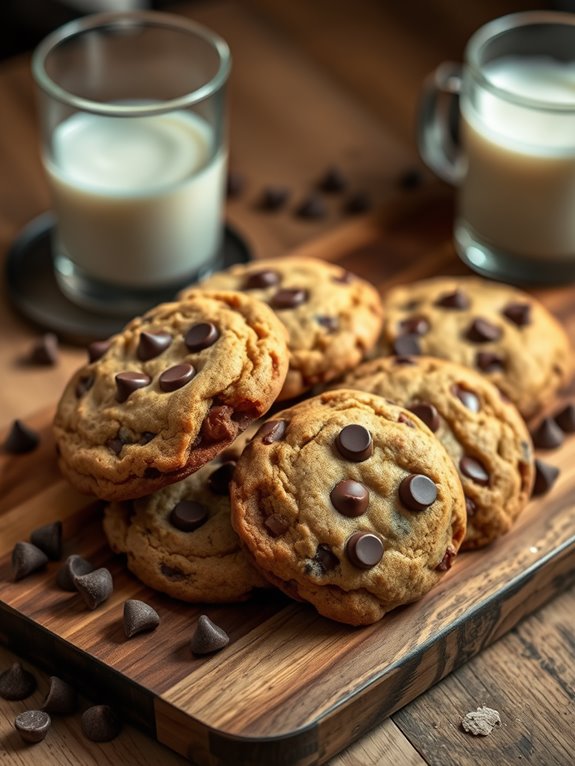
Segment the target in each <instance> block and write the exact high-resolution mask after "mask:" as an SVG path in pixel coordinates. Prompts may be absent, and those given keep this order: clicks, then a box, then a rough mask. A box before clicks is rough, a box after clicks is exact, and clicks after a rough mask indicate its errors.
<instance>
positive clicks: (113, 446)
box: [106, 434, 127, 455]
mask: <svg viewBox="0 0 575 766" xmlns="http://www.w3.org/2000/svg"><path fill="white" fill-rule="evenodd" d="M125 444H127V442H125V441H124V439H122V437H121V436H120V435H119V434H118V436H116V437H114V438H113V439H108V441H107V442H106V447H108V449H110V450H112V452H113V453H114V454H115V455H119V454H120V453H121V452H122V450H123V448H124V445H125Z"/></svg>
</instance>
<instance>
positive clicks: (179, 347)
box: [54, 291, 287, 500]
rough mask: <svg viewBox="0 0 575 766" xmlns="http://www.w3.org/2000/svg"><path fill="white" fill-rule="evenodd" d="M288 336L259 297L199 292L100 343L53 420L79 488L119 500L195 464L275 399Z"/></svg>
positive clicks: (65, 466)
mask: <svg viewBox="0 0 575 766" xmlns="http://www.w3.org/2000/svg"><path fill="white" fill-rule="evenodd" d="M285 336H286V331H285V328H284V327H283V325H282V324H281V322H279V320H278V319H277V317H276V316H275V314H274V313H273V311H271V309H269V308H268V307H267V306H266V305H264V304H263V303H261V302H260V301H258V300H257V299H255V298H253V297H251V296H249V295H242V294H241V293H232V292H217V291H211V292H207V291H198V292H190V293H189V295H188V298H187V300H185V301H181V302H175V303H166V304H162V305H160V306H157V307H156V308H154V309H152V310H151V311H149V312H148V313H146V314H145V315H144V316H142V317H138V318H136V319H134V320H133V321H131V322H130V323H129V324H128V325H127V326H126V327H125V328H124V330H123V331H122V332H121V333H119V334H118V335H115V336H113V337H112V338H110V340H109V341H107V342H105V343H98V344H93V345H92V346H91V347H90V360H91V361H88V363H87V364H85V365H84V366H83V367H82V368H81V369H80V370H78V371H77V372H76V373H75V375H74V376H73V377H72V379H71V380H70V382H69V383H68V385H67V386H66V389H65V391H64V393H63V395H62V398H61V400H60V402H59V405H58V409H57V413H56V417H55V420H54V431H55V435H56V442H57V445H58V449H59V452H60V465H61V467H62V470H63V472H64V474H65V475H66V476H67V477H68V478H69V479H70V481H71V482H72V483H73V484H74V485H75V486H76V487H77V488H78V489H80V490H81V491H85V492H90V493H93V494H95V495H96V496H98V497H101V498H103V499H110V500H113V499H117V500H122V499H129V498H134V497H140V496H142V495H144V494H148V493H150V492H152V491H154V490H156V489H159V488H160V487H162V486H165V485H166V484H171V483H173V482H175V481H178V480H180V479H182V478H184V477H185V476H186V475H188V474H189V473H191V472H192V471H194V470H197V468H199V467H200V466H201V465H203V464H204V463H206V462H207V461H208V460H210V459H212V458H213V457H214V456H215V455H216V454H217V453H218V452H220V451H221V450H222V449H223V448H224V447H226V446H227V445H228V444H229V443H230V442H232V441H233V440H234V439H235V438H236V436H237V435H238V433H240V432H241V431H242V430H243V429H244V428H245V427H246V426H247V425H248V424H249V423H250V422H251V421H252V420H255V419H256V418H258V417H259V416H260V415H261V414H263V413H265V412H266V411H267V410H268V409H269V407H270V406H271V404H272V403H273V401H274V400H275V398H276V397H277V394H278V393H279V391H280V389H281V387H282V385H283V381H284V379H285V375H286V371H287V349H286V340H285Z"/></svg>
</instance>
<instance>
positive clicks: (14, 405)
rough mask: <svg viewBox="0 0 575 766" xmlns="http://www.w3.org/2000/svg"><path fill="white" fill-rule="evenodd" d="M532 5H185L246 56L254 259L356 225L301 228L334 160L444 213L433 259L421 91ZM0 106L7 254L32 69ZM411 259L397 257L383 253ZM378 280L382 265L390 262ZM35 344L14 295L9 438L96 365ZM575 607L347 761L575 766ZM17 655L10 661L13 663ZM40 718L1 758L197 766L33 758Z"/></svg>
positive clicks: (8, 85) (0, 722)
mask: <svg viewBox="0 0 575 766" xmlns="http://www.w3.org/2000/svg"><path fill="white" fill-rule="evenodd" d="M530 5H531V4H530V3H521V4H519V3H515V2H504V0H485V1H484V2H482V3H475V4H473V7H470V6H469V4H463V3H457V2H455V0H435V2H432V3H425V4H424V3H421V4H418V7H417V10H416V11H415V10H414V9H413V7H412V6H411V5H408V4H402V3H391V2H389V3H381V2H378V0H355V2H354V3H353V4H350V3H346V2H336V1H335V0H332V1H331V2H330V0H315V2H314V3H285V2H280V0H248V1H247V2H244V3H241V4H239V3H231V2H219V1H215V2H205V3H196V4H193V5H189V6H186V5H184V6H180V7H179V8H178V10H179V12H185V13H187V14H188V15H191V16H192V17H194V18H196V19H197V20H199V21H201V22H204V23H206V24H207V25H209V26H211V27H212V28H213V29H215V30H216V31H218V32H219V33H220V34H222V35H223V36H224V37H225V38H226V39H227V40H228V42H229V43H230V45H231V48H232V53H233V56H234V72H233V77H232V80H231V87H230V96H231V118H232V131H231V136H232V141H231V143H232V151H231V158H232V159H231V165H232V167H233V168H235V169H236V170H237V171H239V172H241V173H243V174H244V175H245V178H246V181H247V185H246V189H245V192H244V193H243V194H242V195H241V196H240V197H239V198H237V199H235V200H232V201H230V202H229V205H228V219H229V221H230V222H231V223H232V224H233V225H234V226H236V227H237V228H238V230H240V231H241V232H242V233H243V234H244V235H245V237H246V238H247V239H248V241H249V242H250V244H251V245H252V248H253V250H254V253H255V255H256V256H264V255H265V256H272V255H279V254H282V253H285V252H287V251H289V250H291V249H293V248H294V247H296V246H300V245H302V244H303V243H305V242H307V241H308V240H312V239H314V238H316V237H318V236H320V235H322V234H325V233H326V232H330V231H333V230H335V229H336V227H338V226H339V225H340V224H342V223H344V221H345V216H344V214H343V213H342V211H341V200H340V199H339V198H338V199H334V200H333V201H331V202H330V203H329V212H328V215H327V217H326V218H325V219H322V220H320V221H314V222H311V221H303V220H300V219H298V218H296V217H295V216H294V213H293V210H294V207H295V205H296V204H297V202H298V201H299V200H300V199H301V198H303V197H304V196H305V194H306V193H307V192H308V191H309V190H310V189H311V188H312V186H313V184H314V183H315V181H316V180H317V178H318V177H319V176H320V175H321V174H322V173H323V171H324V170H325V169H326V167H327V166H328V165H330V164H334V163H335V164H337V165H339V166H340V167H341V168H342V169H343V170H344V171H345V173H346V174H347V175H348V176H349V177H350V179H351V181H352V188H353V189H356V190H360V191H365V192H367V193H369V194H370V195H371V196H372V198H373V199H374V201H375V202H376V204H377V205H378V206H380V207H382V208H385V207H386V206H389V205H393V204H395V202H396V201H397V199H398V196H399V197H402V199H403V202H402V205H403V207H404V209H407V210H409V205H410V204H411V203H410V202H409V201H408V202H407V203H406V202H405V195H408V194H409V195H411V199H412V200H413V205H414V206H416V207H418V208H419V209H421V206H422V204H423V205H425V206H426V208H428V209H429V210H430V214H429V215H428V217H427V219H424V220H425V221H426V225H425V227H424V228H423V229H420V230H417V231H415V230H414V231H413V235H412V236H413V241H411V240H405V238H404V240H403V242H402V246H403V247H404V248H410V247H411V248H412V249H416V248H419V250H421V251H422V252H424V248H423V247H422V243H424V242H426V238H427V237H428V236H430V232H433V231H437V227H438V226H440V227H441V226H443V227H444V229H445V227H446V226H449V216H450V199H451V191H450V190H448V189H446V188H445V187H443V186H442V185H441V184H439V183H438V182H435V181H433V179H431V178H430V177H429V176H428V175H424V185H423V189H420V190H416V191H413V192H407V191H402V190H400V189H398V179H399V178H400V177H401V176H402V174H403V173H404V172H405V171H406V170H408V169H410V168H412V167H414V166H416V165H417V158H416V152H415V142H414V135H413V127H412V126H413V121H414V115H415V108H416V101H417V93H418V89H419V86H420V83H421V81H422V79H423V77H424V76H425V74H426V73H427V72H428V71H430V70H431V69H432V68H433V67H434V66H436V65H437V64H438V63H439V62H440V61H442V60H444V59H454V60H460V59H461V54H462V49H463V45H464V41H465V40H466V39H467V37H468V36H469V35H470V33H471V32H472V31H473V30H474V29H475V28H476V27H478V26H479V25H480V24H481V23H483V22H484V21H486V20H488V19H489V18H493V17H495V16H498V15H501V14H503V13H507V12H510V11H513V10H518V9H525V8H526V7H529V6H530ZM535 5H539V4H538V3H536V4H533V6H535ZM0 103H1V104H2V108H1V117H2V119H1V122H0V169H1V170H0V252H2V253H5V252H6V250H7V248H8V247H9V245H10V243H11V242H12V241H13V239H14V237H15V235H16V234H17V232H18V230H19V229H20V228H21V227H22V226H23V225H24V224H25V223H27V222H28V221H29V220H30V219H31V218H33V217H34V216H35V215H37V214H38V213H39V212H41V211H43V210H46V209H47V208H48V207H49V199H48V193H47V188H46V184H45V181H44V178H43V174H42V169H41V166H40V161H39V155H38V148H37V147H38V143H39V142H38V128H37V119H36V112H35V105H34V100H33V89H32V82H31V78H30V74H29V59H28V57H22V58H18V59H15V60H11V61H8V62H5V63H3V64H2V65H1V66H0ZM273 183H276V184H280V183H281V184H285V185H287V186H289V187H290V188H291V189H292V192H293V197H292V201H293V204H290V206H289V208H288V209H287V210H285V211H281V212H278V213H274V214H264V213H262V212H261V211H260V210H258V209H257V204H256V203H257V199H258V195H259V193H260V192H261V189H262V188H263V186H264V185H266V184H273ZM438 218H439V220H438ZM400 255H401V254H400V253H399V254H398V253H397V252H395V253H394V252H393V251H390V252H386V253H382V256H381V257H382V258H383V257H387V258H393V257H399V256H400ZM373 268H374V269H375V271H377V264H375V265H374V266H373ZM38 334H39V330H38V328H35V327H33V326H32V325H30V324H29V323H27V322H26V321H24V320H23V319H21V318H20V317H19V316H17V315H16V314H15V313H14V312H13V311H12V310H11V309H10V307H9V305H8V301H7V297H6V295H4V300H3V301H2V303H1V304H0V369H1V380H2V386H0V426H4V425H6V424H8V423H10V422H11V421H12V420H13V419H14V418H16V417H22V418H25V417H26V415H27V414H29V413H30V412H32V411H34V410H36V409H39V408H41V407H42V406H44V405H46V404H49V403H51V402H53V401H55V400H56V399H57V398H58V396H59V393H60V391H61V389H62V386H63V385H64V383H65V381H66V380H67V378H68V376H69V375H70V373H71V372H72V370H73V369H74V368H75V367H76V366H77V365H78V364H79V363H80V361H81V360H83V358H84V350H83V349H77V348H74V347H71V346H70V347H68V346H65V347H63V348H62V350H61V355H60V360H59V364H58V365H57V366H55V367H47V368H38V367H32V366H30V365H27V364H26V363H25V359H26V356H27V354H28V352H29V349H30V347H31V344H32V343H33V341H34V339H35V338H36V337H37V336H38ZM1 533H2V532H1V528H0V535H1ZM574 610H575V592H574V591H573V589H571V590H567V591H565V592H564V593H562V594H561V595H560V596H559V597H557V598H556V599H555V600H554V601H553V602H551V603H550V604H548V605H547V606H546V607H544V608H542V609H540V610H539V611H538V612H536V613H535V614H534V615H532V616H531V617H530V618H528V619H525V620H524V621H523V622H522V623H521V624H520V625H518V626H517V627H516V628H514V629H513V630H511V631H510V632H509V633H508V634H507V635H506V636H505V637H504V638H502V639H501V640H499V641H498V642H497V643H496V644H495V645H493V646H491V647H490V648H489V649H487V650H485V651H483V652H482V653H481V654H480V655H479V656H477V657H476V658H475V659H473V660H471V661H470V662H469V663H467V664H466V665H465V666H463V667H462V668H460V669H459V670H458V671H456V672H454V673H452V674H451V675H450V676H449V677H448V678H446V679H445V680H444V681H442V682H441V683H439V684H437V685H436V686H435V687H434V688H433V689H431V690H430V691H429V692H427V693H425V694H423V695H422V696H421V697H419V698H418V699H417V700H415V701H414V702H412V703H411V704H409V705H407V706H406V707H405V708H403V709H402V710H400V711H399V712H397V713H395V714H394V715H393V716H392V717H391V718H390V719H388V720H386V721H384V722H383V723H381V724H380V725H379V726H377V727H376V728H375V729H374V730H373V731H372V732H371V733H370V734H369V735H367V736H365V737H364V738H363V739H361V740H359V741H358V742H357V743H355V744H354V745H352V746H351V747H349V748H348V750H346V751H344V752H343V753H341V754H340V755H339V756H338V757H336V758H335V759H333V761H332V763H333V764H340V765H341V766H343V764H346V765H348V766H351V764H371V763H382V764H387V763H389V764H391V763H397V764H401V766H403V764H423V763H429V764H442V766H444V765H446V764H467V763H469V764H471V763H473V764H488V763H493V762H498V763H518V762H519V761H521V762H524V763H534V764H544V765H545V766H547V765H548V764H559V765H560V766H562V765H565V766H566V764H568V763H572V762H573V752H572V751H573V743H574V737H573V731H574V726H575V716H574V713H573V698H574V696H575V695H574V692H573V687H574V685H575V684H574V682H575V668H574V662H573V651H574V647H575V634H574V630H573V613H574ZM470 640H472V639H470ZM12 658H13V657H12V656H11V655H10V654H9V653H8V652H7V651H6V650H4V649H0V669H4V668H5V667H6V666H7V664H8V662H9V661H10V660H11V659H12ZM38 675H39V676H40V677H41V678H44V679H45V677H43V676H42V674H40V673H38ZM43 683H44V685H43V686H42V687H41V688H42V691H43V690H44V689H45V680H44V682H43ZM35 699H37V700H40V699H41V694H40V693H37V698H35ZM483 704H485V705H487V706H489V707H493V708H496V709H498V710H499V711H500V713H501V718H502V721H503V725H502V727H501V728H500V729H497V730H496V731H495V732H494V733H493V734H492V735H491V736H490V737H488V738H478V739H475V738H472V737H470V736H469V735H466V734H464V733H463V732H462V731H461V730H460V727H459V724H460V721H461V718H462V716H463V715H464V714H465V713H466V712H468V711H470V710H474V709H475V708H476V707H477V706H479V705H483ZM28 706H29V701H27V702H25V703H17V704H14V703H8V702H5V701H3V700H0V763H6V764H8V763H10V764H23V765H24V764H26V765H28V764H32V763H36V762H37V760H38V759H39V758H42V759H43V761H44V762H45V763H46V764H61V763H65V762H71V763H82V764H91V763H94V764H96V763H102V762H103V761H104V760H105V761H106V762H110V763H122V764H125V765H126V766H128V764H139V765H140V766H142V765H144V764H158V763H161V764H171V763H183V761H182V759H180V758H179V756H176V755H174V754H172V753H171V752H169V751H168V750H166V749H165V748H163V747H161V746H160V745H157V744H156V743H154V742H153V741H151V740H150V739H148V738H147V737H146V736H145V735H143V734H141V733H140V732H138V731H136V730H135V729H132V728H126V729H125V730H124V732H123V734H122V735H121V736H120V737H119V738H118V739H117V740H115V741H114V742H112V743H110V744H107V745H105V746H104V745H102V746H100V745H92V744H91V743H88V742H87V741H86V740H85V739H83V737H82V736H81V734H80V732H79V727H78V721H77V719H66V720H65V721H64V722H59V726H58V732H57V733H56V732H54V733H53V736H51V737H50V739H49V740H46V742H45V743H44V745H43V746H41V750H40V748H37V749H35V748H26V747H22V746H20V745H19V744H18V739H17V737H16V736H15V734H14V732H13V731H12V723H11V722H12V720H13V718H14V717H15V715H16V714H17V713H18V712H19V711H20V710H23V709H26V707H28Z"/></svg>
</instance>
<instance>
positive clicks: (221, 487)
mask: <svg viewBox="0 0 575 766" xmlns="http://www.w3.org/2000/svg"><path fill="white" fill-rule="evenodd" d="M235 467H236V462H235V460H228V461H227V462H226V463H222V464H221V466H220V467H219V468H216V470H215V471H213V472H212V473H211V474H210V476H209V478H208V486H209V488H210V489H211V490H212V492H213V493H214V494H215V495H222V496H225V495H229V494H230V482H231V480H232V477H233V475H234V468H235Z"/></svg>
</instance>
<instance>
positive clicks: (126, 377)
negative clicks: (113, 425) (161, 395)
mask: <svg viewBox="0 0 575 766" xmlns="http://www.w3.org/2000/svg"><path fill="white" fill-rule="evenodd" d="M151 380H152V379H151V378H150V376H149V375H146V373H145V372H119V373H118V374H117V375H116V399H117V400H118V401H119V402H125V401H126V399H127V398H128V397H129V396H130V394H132V393H133V392H134V391H137V390H138V389H139V388H145V387H146V386H148V385H149V384H150V383H151Z"/></svg>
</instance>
